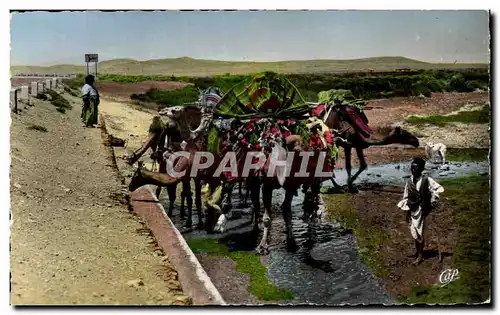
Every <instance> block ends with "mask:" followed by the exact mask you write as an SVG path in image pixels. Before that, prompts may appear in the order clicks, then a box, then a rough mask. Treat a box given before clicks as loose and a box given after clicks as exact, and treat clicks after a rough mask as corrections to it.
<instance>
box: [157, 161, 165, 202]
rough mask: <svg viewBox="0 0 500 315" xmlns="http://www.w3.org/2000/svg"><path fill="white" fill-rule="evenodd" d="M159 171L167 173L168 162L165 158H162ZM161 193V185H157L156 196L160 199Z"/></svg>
mask: <svg viewBox="0 0 500 315" xmlns="http://www.w3.org/2000/svg"><path fill="white" fill-rule="evenodd" d="M158 172H160V173H162V174H167V162H165V161H164V160H161V162H160V169H159V170H158ZM160 194H161V186H158V187H156V198H158V199H160Z"/></svg>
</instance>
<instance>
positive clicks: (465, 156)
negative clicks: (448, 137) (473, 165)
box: [446, 148, 490, 162]
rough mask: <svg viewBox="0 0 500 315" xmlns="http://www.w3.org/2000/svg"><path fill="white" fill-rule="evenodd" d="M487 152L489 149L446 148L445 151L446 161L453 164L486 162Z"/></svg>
mask: <svg viewBox="0 0 500 315" xmlns="http://www.w3.org/2000/svg"><path fill="white" fill-rule="evenodd" d="M489 151H490V150H489V149H474V148H448V149H447V150H446V159H447V160H448V161H455V162H481V161H487V160H488V155H489Z"/></svg>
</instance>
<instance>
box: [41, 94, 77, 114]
mask: <svg viewBox="0 0 500 315" xmlns="http://www.w3.org/2000/svg"><path fill="white" fill-rule="evenodd" d="M47 94H49V95H50V97H51V100H50V103H51V104H52V105H54V106H55V107H57V111H58V112H61V113H63V114H64V113H65V112H66V110H68V109H72V108H73V106H71V104H70V103H69V102H68V100H67V99H65V98H64V97H62V96H61V95H60V94H59V93H57V92H56V91H54V90H48V91H47Z"/></svg>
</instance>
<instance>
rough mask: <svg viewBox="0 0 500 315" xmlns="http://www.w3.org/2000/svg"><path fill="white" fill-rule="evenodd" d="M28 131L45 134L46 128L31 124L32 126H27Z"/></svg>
mask: <svg viewBox="0 0 500 315" xmlns="http://www.w3.org/2000/svg"><path fill="white" fill-rule="evenodd" d="M28 129H29V130H37V131H41V132H47V128H45V127H44V126H42V125H35V124H32V125H30V126H28Z"/></svg>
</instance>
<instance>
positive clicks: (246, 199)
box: [243, 177, 250, 206]
mask: <svg viewBox="0 0 500 315" xmlns="http://www.w3.org/2000/svg"><path fill="white" fill-rule="evenodd" d="M249 181H250V180H249V177H247V179H246V180H245V185H246V190H245V199H243V205H244V206H246V205H247V204H248V197H249V196H250V184H249Z"/></svg>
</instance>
